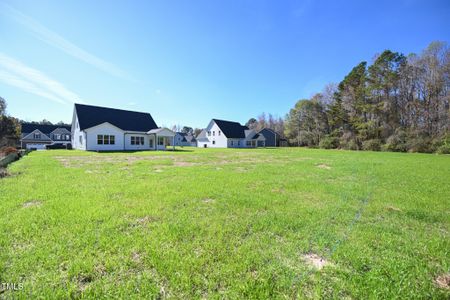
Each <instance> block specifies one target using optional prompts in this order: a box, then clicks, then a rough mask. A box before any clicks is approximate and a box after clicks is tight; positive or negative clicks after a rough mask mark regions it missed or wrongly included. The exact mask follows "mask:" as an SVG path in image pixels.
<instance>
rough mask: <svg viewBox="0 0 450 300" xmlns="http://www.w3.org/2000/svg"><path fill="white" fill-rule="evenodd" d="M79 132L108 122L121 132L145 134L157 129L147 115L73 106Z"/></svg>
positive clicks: (96, 107) (78, 105)
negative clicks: (140, 132)
mask: <svg viewBox="0 0 450 300" xmlns="http://www.w3.org/2000/svg"><path fill="white" fill-rule="evenodd" d="M75 112H76V114H77V117H78V123H79V125H80V130H84V129H87V128H91V127H94V126H97V125H100V124H103V123H105V122H108V123H110V124H112V125H114V126H116V127H118V128H120V129H122V130H128V131H142V132H147V131H150V130H152V129H155V128H158V126H157V125H156V123H155V121H154V120H153V118H152V116H151V115H150V114H149V113H143V112H137V111H129V110H122V109H116V108H108V107H100V106H93V105H85V104H78V103H76V104H75Z"/></svg>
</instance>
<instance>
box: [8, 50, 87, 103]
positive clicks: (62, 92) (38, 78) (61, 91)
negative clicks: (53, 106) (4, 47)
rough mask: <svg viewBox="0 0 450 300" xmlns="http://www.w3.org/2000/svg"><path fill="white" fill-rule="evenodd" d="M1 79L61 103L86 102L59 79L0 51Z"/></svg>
mask: <svg viewBox="0 0 450 300" xmlns="http://www.w3.org/2000/svg"><path fill="white" fill-rule="evenodd" d="M0 67H1V68H2V69H0V81H1V82H3V83H6V84H8V85H10V86H14V87H17V88H19V89H21V90H23V91H25V92H28V93H31V94H34V95H37V96H40V97H44V98H47V99H49V100H52V101H54V102H58V103H61V104H72V103H74V102H84V101H82V100H81V99H80V97H79V96H78V95H77V94H76V93H74V92H72V91H70V90H68V89H67V88H66V87H65V86H64V85H62V84H61V83H59V82H58V81H56V80H54V79H51V78H50V77H48V76H47V75H45V74H44V73H42V72H41V71H39V70H36V69H33V68H31V67H28V66H27V65H25V64H23V63H22V62H20V61H18V60H16V59H14V58H12V57H9V56H8V55H6V54H3V53H1V52H0Z"/></svg>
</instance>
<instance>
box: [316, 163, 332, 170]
mask: <svg viewBox="0 0 450 300" xmlns="http://www.w3.org/2000/svg"><path fill="white" fill-rule="evenodd" d="M316 167H318V168H319V169H324V170H331V167H330V166H329V165H326V164H320V165H316Z"/></svg>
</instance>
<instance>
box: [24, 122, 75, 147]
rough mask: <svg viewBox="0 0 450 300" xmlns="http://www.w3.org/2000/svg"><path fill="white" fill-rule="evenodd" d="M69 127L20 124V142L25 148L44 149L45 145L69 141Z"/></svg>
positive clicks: (68, 142)
mask: <svg viewBox="0 0 450 300" xmlns="http://www.w3.org/2000/svg"><path fill="white" fill-rule="evenodd" d="M70 130H71V128H70V126H63V125H44V124H33V123H23V124H21V136H20V144H21V147H22V148H26V149H45V147H46V146H47V145H55V144H61V145H63V146H68V145H69V144H70V143H71V137H72V136H71V135H72V134H71V132H70Z"/></svg>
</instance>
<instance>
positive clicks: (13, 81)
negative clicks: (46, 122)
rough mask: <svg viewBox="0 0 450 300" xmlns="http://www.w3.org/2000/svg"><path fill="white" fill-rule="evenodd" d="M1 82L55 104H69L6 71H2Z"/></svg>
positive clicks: (0, 73)
mask: <svg viewBox="0 0 450 300" xmlns="http://www.w3.org/2000/svg"><path fill="white" fill-rule="evenodd" d="M0 81H1V82H4V83H6V84H8V85H10V86H14V87H17V88H19V89H21V90H23V91H26V92H28V93H31V94H34V95H37V96H40V97H44V98H47V99H49V100H52V101H54V102H57V103H62V104H67V102H65V101H63V100H61V99H59V98H58V97H56V96H54V95H52V94H50V93H47V92H45V91H44V90H42V89H40V88H39V87H37V86H36V85H34V84H32V83H30V82H27V81H25V80H23V79H20V78H19V77H17V76H14V75H13V74H11V73H8V72H5V71H2V70H0Z"/></svg>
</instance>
